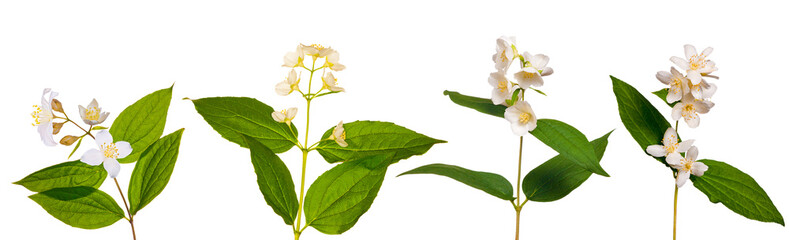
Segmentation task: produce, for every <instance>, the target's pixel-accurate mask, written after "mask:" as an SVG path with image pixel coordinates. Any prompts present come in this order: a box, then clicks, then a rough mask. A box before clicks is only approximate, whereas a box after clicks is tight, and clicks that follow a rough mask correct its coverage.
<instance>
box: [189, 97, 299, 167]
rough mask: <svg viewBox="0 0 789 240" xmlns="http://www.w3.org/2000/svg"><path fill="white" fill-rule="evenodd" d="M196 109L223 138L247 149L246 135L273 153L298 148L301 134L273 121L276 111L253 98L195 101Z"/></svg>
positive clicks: (218, 98)
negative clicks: (272, 115)
mask: <svg viewBox="0 0 789 240" xmlns="http://www.w3.org/2000/svg"><path fill="white" fill-rule="evenodd" d="M192 103H194V105H195V109H196V110H197V112H198V113H200V115H202V116H203V119H205V121H206V122H208V124H209V125H211V127H213V128H214V130H216V131H217V132H218V133H219V134H220V135H222V137H223V138H225V139H227V140H229V141H231V142H234V143H236V144H238V145H240V146H241V147H245V148H246V147H248V146H247V143H246V142H244V137H243V135H247V136H250V137H253V138H255V139H256V140H257V141H259V142H261V143H263V144H264V145H266V147H268V148H269V149H271V150H272V151H274V152H275V153H281V152H285V151H287V150H288V149H290V148H291V147H293V146H295V145H296V144H297V143H298V142H299V140H298V139H297V136H298V131H296V126H295V125H294V124H291V126H290V128H291V129H293V131H291V130H290V129H288V125H287V124H285V123H280V122H277V121H274V119H273V118H271V113H272V112H274V109H273V108H271V107H269V106H268V105H266V104H265V103H262V102H260V101H258V100H257V99H254V98H247V97H213V98H201V99H197V100H192Z"/></svg>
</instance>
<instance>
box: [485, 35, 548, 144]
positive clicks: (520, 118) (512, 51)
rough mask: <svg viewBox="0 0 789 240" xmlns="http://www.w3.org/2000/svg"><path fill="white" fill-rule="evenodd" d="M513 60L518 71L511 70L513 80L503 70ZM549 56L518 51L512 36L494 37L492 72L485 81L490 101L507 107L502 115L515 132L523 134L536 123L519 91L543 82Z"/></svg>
mask: <svg viewBox="0 0 789 240" xmlns="http://www.w3.org/2000/svg"><path fill="white" fill-rule="evenodd" d="M515 60H518V61H517V62H519V63H520V64H518V65H519V68H518V71H517V72H516V73H515V74H513V77H514V78H515V80H516V81H515V82H513V81H511V80H510V79H509V78H507V72H508V71H509V69H510V66H511V65H512V63H513V62H516V61H515ZM549 60H550V59H549V58H548V56H545V55H543V54H537V55H532V54H530V53H529V52H526V51H524V52H523V53H518V49H517V47H516V46H515V38H514V37H505V36H502V37H500V38H499V39H498V40H496V54H493V62H494V63H495V64H496V72H493V73H491V74H490V77H488V83H490V85H491V86H493V91H492V97H491V100H492V101H493V103H494V104H498V105H505V106H507V107H508V108H507V110H506V111H505V113H504V118H505V119H507V121H509V122H510V125H511V127H512V132H513V133H515V135H519V136H523V135H525V134H526V133H528V132H529V131H532V130H534V128H536V127H537V117H536V116H535V115H534V111H533V110H532V108H531V105H529V103H528V102H527V101H526V99H525V98H524V94H523V93H524V92H525V91H526V90H527V89H533V90H535V91H536V89H534V87H541V86H542V84H543V79H542V77H544V76H548V75H551V74H552V73H553V69H552V68H550V67H547V65H548V61H549Z"/></svg>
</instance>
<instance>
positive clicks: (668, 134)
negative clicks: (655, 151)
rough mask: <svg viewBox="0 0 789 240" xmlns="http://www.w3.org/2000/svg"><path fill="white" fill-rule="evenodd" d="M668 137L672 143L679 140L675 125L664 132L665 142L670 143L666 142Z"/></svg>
mask: <svg viewBox="0 0 789 240" xmlns="http://www.w3.org/2000/svg"><path fill="white" fill-rule="evenodd" d="M666 139H668V140H669V141H670V142H672V143H676V142H677V130H674V128H673V127H669V128H667V129H666V132H665V133H663V144H668V143H667V142H666Z"/></svg>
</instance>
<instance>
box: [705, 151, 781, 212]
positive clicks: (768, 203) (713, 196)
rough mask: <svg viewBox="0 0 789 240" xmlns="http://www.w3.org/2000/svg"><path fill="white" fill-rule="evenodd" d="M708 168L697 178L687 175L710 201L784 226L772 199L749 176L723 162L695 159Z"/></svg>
mask: <svg viewBox="0 0 789 240" xmlns="http://www.w3.org/2000/svg"><path fill="white" fill-rule="evenodd" d="M699 162H702V163H704V164H705V165H707V167H709V169H708V170H707V171H706V172H704V175H703V176H701V177H696V176H693V175H691V176H690V180H691V181H693V186H694V187H696V188H697V189H699V190H700V191H701V192H703V193H704V194H705V195H707V197H708V198H709V199H710V202H713V203H723V205H725V206H726V207H727V208H729V209H731V210H732V211H734V212H735V213H737V214H740V215H742V216H744V217H746V218H749V219H753V220H758V221H762V222H774V223H778V224H781V226H784V218H783V216H781V213H780V212H778V209H777V208H776V207H775V205H773V201H772V200H770V197H769V196H767V193H766V192H764V189H762V187H760V186H759V184H758V183H756V180H754V179H753V178H752V177H751V176H749V175H748V174H746V173H744V172H742V171H740V170H739V169H737V168H735V167H732V166H731V165H729V164H726V163H724V162H719V161H715V160H709V159H704V160H699Z"/></svg>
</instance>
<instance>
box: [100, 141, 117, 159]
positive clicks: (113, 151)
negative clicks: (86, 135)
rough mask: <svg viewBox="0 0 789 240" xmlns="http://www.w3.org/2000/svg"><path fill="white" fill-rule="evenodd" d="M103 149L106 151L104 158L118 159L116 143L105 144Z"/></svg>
mask: <svg viewBox="0 0 789 240" xmlns="http://www.w3.org/2000/svg"><path fill="white" fill-rule="evenodd" d="M101 149H103V150H104V157H105V158H112V159H116V158H118V147H116V146H115V143H105V144H102V145H101Z"/></svg>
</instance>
